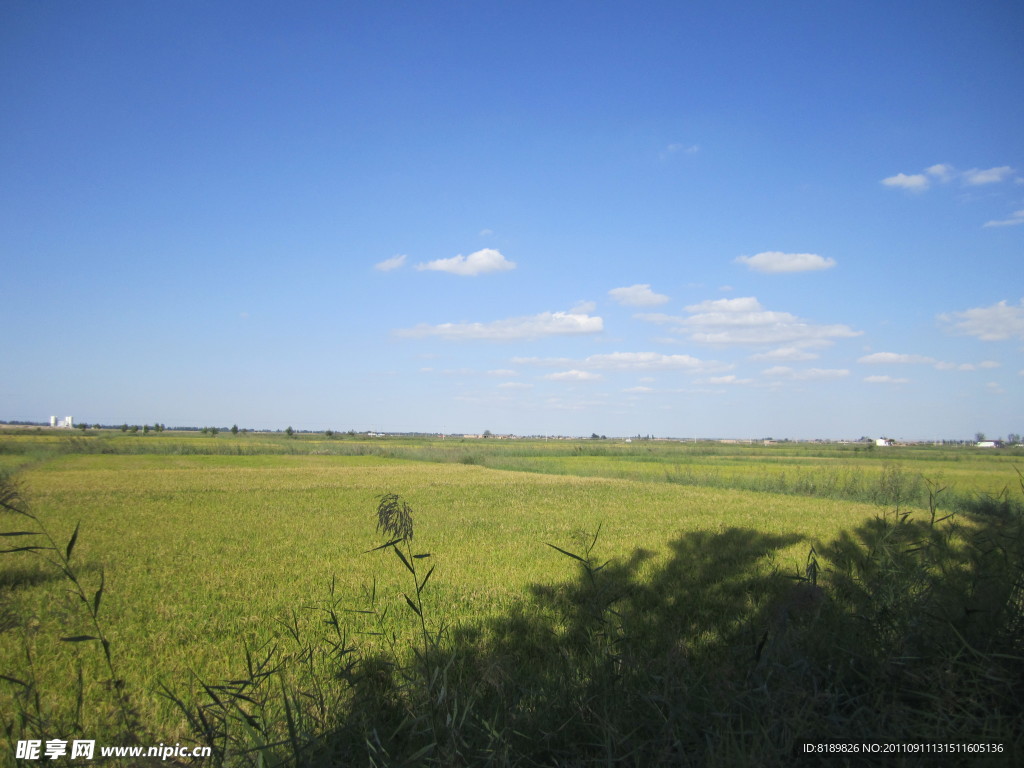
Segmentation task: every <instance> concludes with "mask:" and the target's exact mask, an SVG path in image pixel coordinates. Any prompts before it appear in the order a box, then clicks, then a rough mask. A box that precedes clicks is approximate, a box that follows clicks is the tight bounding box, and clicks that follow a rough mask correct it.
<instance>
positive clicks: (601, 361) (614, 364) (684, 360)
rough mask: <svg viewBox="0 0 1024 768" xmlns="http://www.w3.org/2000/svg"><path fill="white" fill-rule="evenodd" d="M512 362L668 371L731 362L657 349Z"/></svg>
mask: <svg viewBox="0 0 1024 768" xmlns="http://www.w3.org/2000/svg"><path fill="white" fill-rule="evenodd" d="M512 362H514V363H516V364H527V365H546V366H564V365H571V366H574V367H576V368H582V369H591V370H601V371H668V370H682V371H693V372H707V371H714V370H718V371H720V370H725V369H727V368H730V367H731V366H728V365H724V364H723V363H719V362H717V361H714V360H700V359H698V358H696V357H691V356H690V355H664V354H661V353H660V352H611V353H606V354H600V355H590V356H589V357H586V358H584V359H583V360H571V359H569V358H565V357H551V358H543V357H517V358H513V360H512Z"/></svg>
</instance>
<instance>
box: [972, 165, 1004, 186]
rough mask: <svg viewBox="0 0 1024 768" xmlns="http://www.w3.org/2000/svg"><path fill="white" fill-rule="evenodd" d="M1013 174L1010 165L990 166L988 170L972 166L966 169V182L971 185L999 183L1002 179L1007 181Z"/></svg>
mask: <svg viewBox="0 0 1024 768" xmlns="http://www.w3.org/2000/svg"><path fill="white" fill-rule="evenodd" d="M1012 175H1013V168H1011V167H1010V166H1008V165H1001V166H999V167H998V168H989V169H988V170H984V171H982V170H979V169H977V168H972V169H971V170H969V171H964V176H963V178H964V184H967V185H968V186H971V187H977V186H981V185H983V184H998V183H999V182H1000V181H1006V179H1008V178H1010V176H1012Z"/></svg>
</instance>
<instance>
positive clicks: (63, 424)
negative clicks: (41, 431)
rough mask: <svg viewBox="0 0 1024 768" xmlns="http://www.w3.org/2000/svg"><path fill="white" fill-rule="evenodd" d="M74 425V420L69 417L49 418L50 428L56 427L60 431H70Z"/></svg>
mask: <svg viewBox="0 0 1024 768" xmlns="http://www.w3.org/2000/svg"><path fill="white" fill-rule="evenodd" d="M74 425H75V424H74V419H72V418H71V417H70V416H65V417H64V418H63V419H58V418H57V417H56V416H51V417H50V426H51V427H58V428H60V429H71V428H72V427H73V426H74Z"/></svg>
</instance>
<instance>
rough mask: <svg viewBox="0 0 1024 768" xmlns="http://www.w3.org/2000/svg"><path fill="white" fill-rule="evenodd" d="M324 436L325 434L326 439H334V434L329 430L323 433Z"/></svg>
mask: <svg viewBox="0 0 1024 768" xmlns="http://www.w3.org/2000/svg"><path fill="white" fill-rule="evenodd" d="M324 434H325V435H326V436H327V437H334V432H333V431H332V430H330V429H328V430H326V431H325V432H324Z"/></svg>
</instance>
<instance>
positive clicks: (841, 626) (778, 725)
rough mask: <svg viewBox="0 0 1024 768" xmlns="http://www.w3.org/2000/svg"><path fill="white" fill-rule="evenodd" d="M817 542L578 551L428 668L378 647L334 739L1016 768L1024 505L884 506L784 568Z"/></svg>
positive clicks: (442, 650) (688, 543)
mask: <svg viewBox="0 0 1024 768" xmlns="http://www.w3.org/2000/svg"><path fill="white" fill-rule="evenodd" d="M800 541H801V537H800V536H797V535H766V534H763V533H760V532H758V531H753V530H748V529H735V528H733V529H728V530H725V531H722V532H706V531H698V532H693V533H688V534H685V535H683V536H681V537H679V538H678V539H676V540H674V541H672V542H670V544H669V550H670V555H669V557H668V558H667V559H662V560H655V559H654V557H653V556H652V554H651V553H650V552H647V551H644V550H636V551H635V552H634V553H633V554H632V555H631V556H630V557H628V558H627V559H625V560H623V561H621V562H619V561H616V562H609V563H607V564H602V563H601V561H599V560H598V559H596V558H595V557H594V556H593V552H594V549H599V543H598V544H597V546H596V547H594V549H588V550H585V551H582V552H580V551H576V552H568V551H566V550H563V553H564V554H565V555H566V562H567V564H568V563H570V562H572V563H574V564H575V566H576V567H578V570H579V572H578V575H577V577H576V578H575V579H573V580H571V581H568V582H566V583H562V584H558V585H555V586H551V585H537V586H535V587H533V588H532V590H531V596H532V600H531V601H529V602H527V603H525V604H524V605H522V606H520V607H519V608H518V609H516V610H515V611H513V612H511V613H509V614H508V615H505V616H502V617H499V618H497V619H493V620H490V621H488V622H486V623H485V624H484V625H483V626H480V627H475V628H468V629H458V630H456V631H454V632H452V633H450V634H449V635H448V636H447V637H446V638H445V639H444V641H443V642H441V643H438V644H437V645H436V646H435V647H433V648H432V649H431V650H430V651H429V652H428V653H427V654H425V656H421V657H420V658H419V661H418V662H417V663H416V664H414V665H412V666H411V667H405V668H404V669H403V668H400V667H397V666H396V665H395V664H394V659H385V658H381V657H377V658H372V659H367V662H368V666H367V667H366V668H365V669H373V670H376V675H377V676H376V677H375V676H373V675H356V676H354V677H353V678H351V680H352V683H353V684H354V686H355V694H356V698H355V700H356V701H357V702H358V703H359V706H358V707H357V708H355V709H353V710H351V711H349V712H348V713H347V717H346V718H345V722H344V723H343V724H341V725H340V727H339V728H338V729H337V730H335V731H334V732H333V733H332V734H331V736H330V737H328V741H327V743H323V744H321V746H328V744H330V747H329V748H328V753H333V754H334V755H335V756H337V755H338V754H342V755H344V758H345V760H346V761H351V762H353V763H360V764H366V762H367V760H368V752H369V762H372V763H376V764H382V763H383V764H389V765H402V764H420V763H422V762H424V760H425V759H426V758H429V759H430V761H431V762H435V763H437V764H443V765H477V764H490V765H528V766H539V765H598V764H600V765H605V764H616V765H637V766H641V765H693V766H698V765H699V766H705V765H721V766H736V765H769V766H771V765H778V766H783V765H788V764H789V763H791V762H792V760H793V758H794V755H795V752H796V750H797V749H798V748H799V745H800V744H802V743H803V742H805V741H806V742H813V743H819V744H820V743H824V742H848V743H853V742H860V743H869V744H872V743H885V742H890V743H895V742H901V743H902V742H915V743H917V742H931V743H936V744H938V743H950V742H957V743H961V744H977V743H979V742H981V743H986V744H993V745H998V747H996V748H997V749H999V750H1001V751H999V752H996V753H995V754H989V755H987V757H986V764H987V765H1012V764H1014V763H1015V761H1016V759H1017V757H1019V755H1020V753H1021V748H1022V740H1024V726H1022V725H1021V722H1020V718H1019V713H1020V712H1021V711H1024V622H1022V613H1021V611H1022V595H1024V580H1022V565H1024V557H1022V555H1024V540H1022V537H1021V515H1020V511H1019V510H1017V511H1016V512H1015V513H1009V514H1006V515H991V514H982V515H965V519H964V520H963V521H962V522H961V521H958V520H946V519H936V517H935V514H934V513H931V514H929V513H928V512H922V511H919V512H917V513H915V514H914V515H909V514H897V513H889V514H884V515H880V516H878V517H877V518H876V519H874V520H871V521H868V522H867V523H865V524H864V525H862V526H860V527H858V528H857V529H855V530H853V531H851V532H846V533H844V534H842V535H841V536H840V537H838V538H837V539H836V540H835V541H832V542H827V543H822V542H817V543H815V544H814V545H813V547H812V546H811V543H810V542H808V549H809V556H808V560H807V567H806V570H805V572H804V573H803V574H799V575H797V574H790V575H787V574H784V573H779V572H777V571H774V570H772V569H770V568H768V567H766V562H765V561H764V558H765V557H766V556H769V555H770V554H771V553H773V552H775V551H777V550H779V549H781V548H783V547H787V546H790V545H792V544H795V543H798V542H800ZM592 546H593V545H592ZM570 558H571V559H570ZM399 669H401V671H400V672H399V674H397V675H396V674H394V672H395V671H396V670H399ZM382 680H386V683H384V684H383V685H382ZM356 734H361V738H358V737H356V738H353V737H355V736H356ZM332 742H333V743H332ZM322 754H323V753H321V755H322ZM821 757H823V756H819V758H821ZM825 757H830V758H832V757H834V756H825ZM934 757H935V756H934V755H926V756H922V755H903V756H899V757H895V758H893V759H890V760H889V763H888V764H893V765H929V764H935V760H934ZM978 757H979V755H978V754H977V753H973V752H972V753H960V754H949V755H944V756H943V759H942V761H941V762H942V764H943V765H967V764H974V763H975V762H976V761H977V759H978ZM805 759H806V758H805ZM879 759H880V756H879V755H871V754H867V755H864V754H862V755H844V756H843V760H842V762H841V763H834V762H833V763H829V764H844V765H875V764H877V761H878V760H879ZM826 762H827V761H826ZM310 764H318V763H317V760H316V759H311V763H310ZM807 764H810V765H816V764H819V763H818V762H815V760H814V758H813V757H812V758H810V759H809V760H808V762H807Z"/></svg>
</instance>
